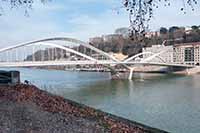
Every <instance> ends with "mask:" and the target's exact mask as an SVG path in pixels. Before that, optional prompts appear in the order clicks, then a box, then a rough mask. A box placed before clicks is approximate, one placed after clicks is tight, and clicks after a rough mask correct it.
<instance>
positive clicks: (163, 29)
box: [160, 27, 168, 34]
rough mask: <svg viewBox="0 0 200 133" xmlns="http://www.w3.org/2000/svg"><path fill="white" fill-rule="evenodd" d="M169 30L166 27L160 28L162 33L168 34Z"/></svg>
mask: <svg viewBox="0 0 200 133" xmlns="http://www.w3.org/2000/svg"><path fill="white" fill-rule="evenodd" d="M167 32H168V30H167V28H165V27H161V28H160V34H167Z"/></svg>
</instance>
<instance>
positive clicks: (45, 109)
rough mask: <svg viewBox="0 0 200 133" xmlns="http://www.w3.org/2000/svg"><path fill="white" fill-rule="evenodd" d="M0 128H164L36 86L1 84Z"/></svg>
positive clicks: (141, 132)
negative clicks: (101, 109)
mask: <svg viewBox="0 0 200 133" xmlns="http://www.w3.org/2000/svg"><path fill="white" fill-rule="evenodd" d="M0 116H1V118H0V132H5V133H6V132H18V131H19V132H41V133H45V132H62V133H64V132H70V133H73V132H75V133H76V132H81V133H94V132H96V133H101V132H113V133H146V132H164V131H161V130H157V129H154V128H151V127H147V126H145V125H142V124H139V123H136V122H132V121H129V120H126V119H123V118H120V117H117V116H114V115H111V114H108V113H105V112H102V111H99V110H95V109H93V108H90V107H87V106H85V105H81V104H79V103H76V102H73V101H71V100H67V99H64V98H62V97H60V96H55V95H52V94H50V93H48V92H46V91H42V90H40V89H38V88H37V87H35V86H30V85H24V84H20V85H16V86H1V87H0Z"/></svg>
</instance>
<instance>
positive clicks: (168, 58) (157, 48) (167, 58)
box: [142, 45, 173, 63]
mask: <svg viewBox="0 0 200 133" xmlns="http://www.w3.org/2000/svg"><path fill="white" fill-rule="evenodd" d="M165 49H168V50H167V52H165V53H164V54H160V55H159V56H160V57H161V58H162V60H163V61H164V62H166V63H171V62H173V46H164V45H152V47H146V48H143V49H142V51H143V52H146V53H149V52H150V53H159V52H161V51H163V50H165ZM151 55H152V54H145V55H143V58H147V57H149V56H151ZM162 60H161V59H159V58H154V59H152V60H151V61H152V62H161V61H162Z"/></svg>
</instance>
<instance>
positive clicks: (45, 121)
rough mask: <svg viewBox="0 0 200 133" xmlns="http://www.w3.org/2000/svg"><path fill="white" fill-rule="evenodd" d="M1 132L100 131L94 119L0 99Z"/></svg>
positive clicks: (67, 132) (61, 132) (59, 132)
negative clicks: (47, 110) (51, 111)
mask: <svg viewBox="0 0 200 133" xmlns="http://www.w3.org/2000/svg"><path fill="white" fill-rule="evenodd" d="M0 132H1V133H27V132H31V133H101V132H106V131H105V129H104V128H103V127H101V126H99V125H98V124H97V123H96V122H95V121H92V120H87V119H83V118H80V117H75V116H73V115H64V114H62V113H50V112H46V111H43V110H42V109H40V108H39V107H38V106H36V105H35V104H33V103H16V102H12V101H8V100H0Z"/></svg>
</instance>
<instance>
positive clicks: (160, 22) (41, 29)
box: [0, 0, 200, 47]
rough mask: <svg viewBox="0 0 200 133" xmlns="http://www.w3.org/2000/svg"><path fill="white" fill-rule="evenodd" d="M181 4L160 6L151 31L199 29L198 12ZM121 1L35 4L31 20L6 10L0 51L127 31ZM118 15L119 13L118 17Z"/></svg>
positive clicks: (64, 0)
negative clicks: (58, 38) (43, 40)
mask: <svg viewBox="0 0 200 133" xmlns="http://www.w3.org/2000/svg"><path fill="white" fill-rule="evenodd" d="M180 1H181V0H174V2H172V6H171V7H164V6H160V7H159V9H157V10H156V12H155V15H154V18H153V20H152V21H151V22H150V29H151V30H158V29H159V27H161V26H164V27H170V26H173V25H178V26H190V25H200V8H199V9H198V7H197V9H196V10H195V11H194V12H192V11H191V10H190V9H188V11H187V14H185V15H184V14H183V13H182V12H181V11H180V8H181V5H182V3H181V2H180ZM121 2H122V0H52V2H49V3H47V4H45V5H42V4H40V3H39V2H36V3H35V4H34V6H33V10H31V11H30V17H25V16H24V14H23V11H22V10H21V9H18V10H15V9H14V10H9V9H5V14H4V15H3V16H1V17H0V29H1V30H0V36H1V40H0V47H5V46H7V45H14V44H17V43H20V42H24V41H30V40H35V39H41V38H46V37H55V36H67V37H73V38H77V39H80V40H84V41H87V40H88V39H89V38H90V37H94V36H100V35H103V34H110V33H113V32H114V30H115V29H116V28H119V27H128V26H129V20H128V14H127V12H125V11H124V10H123V9H121V8H120V7H121V6H122V4H121ZM118 12H119V13H118Z"/></svg>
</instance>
